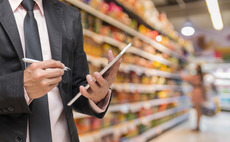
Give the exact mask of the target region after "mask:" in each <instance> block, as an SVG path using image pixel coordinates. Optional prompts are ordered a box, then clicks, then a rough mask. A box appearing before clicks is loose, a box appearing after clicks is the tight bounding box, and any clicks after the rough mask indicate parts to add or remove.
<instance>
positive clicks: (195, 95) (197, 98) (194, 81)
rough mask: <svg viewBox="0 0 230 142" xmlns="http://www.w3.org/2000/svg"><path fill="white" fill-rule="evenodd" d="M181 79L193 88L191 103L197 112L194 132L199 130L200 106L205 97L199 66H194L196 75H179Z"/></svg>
mask: <svg viewBox="0 0 230 142" xmlns="http://www.w3.org/2000/svg"><path fill="white" fill-rule="evenodd" d="M180 77H181V79H182V80H184V81H187V82H189V83H190V84H191V85H192V86H193V91H192V103H193V106H194V108H195V110H196V112H197V126H196V128H195V129H194V131H199V130H200V127H199V125H200V118H201V115H202V112H201V108H202V104H203V103H204V101H205V98H206V95H205V88H204V84H203V73H202V70H201V66H200V65H197V66H196V74H195V75H186V76H185V75H182V74H181V75H180Z"/></svg>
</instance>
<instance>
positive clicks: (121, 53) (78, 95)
mask: <svg viewBox="0 0 230 142" xmlns="http://www.w3.org/2000/svg"><path fill="white" fill-rule="evenodd" d="M131 45H132V43H129V44H128V45H127V46H126V47H125V48H124V49H123V50H122V51H121V52H120V53H119V54H118V55H117V56H116V57H115V58H114V59H113V60H112V61H111V62H109V63H108V65H106V66H105V67H104V68H103V69H102V70H101V71H100V74H101V75H103V74H104V73H105V72H106V71H107V70H108V69H109V68H110V67H111V66H112V65H113V64H114V63H116V61H117V60H118V59H119V58H120V57H121V56H122V55H123V54H124V53H125V52H126V51H127V49H128V48H129V47H130V46H131ZM89 87H90V86H89V84H87V85H86V86H85V89H86V90H87V89H88V88H89ZM80 96H81V93H80V92H79V93H78V94H77V95H76V96H75V97H74V98H73V99H72V100H70V101H69V103H68V104H67V105H68V106H71V105H72V104H73V103H74V102H75V101H76V100H77V99H78V98H79V97H80Z"/></svg>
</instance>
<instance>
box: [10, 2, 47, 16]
mask: <svg viewBox="0 0 230 142" xmlns="http://www.w3.org/2000/svg"><path fill="white" fill-rule="evenodd" d="M34 1H35V3H36V4H37V6H38V8H39V10H40V12H41V14H42V15H44V10H43V6H42V0H34ZM9 2H10V5H11V8H12V10H13V12H15V10H16V9H17V8H18V7H19V6H20V4H21V2H22V0H9Z"/></svg>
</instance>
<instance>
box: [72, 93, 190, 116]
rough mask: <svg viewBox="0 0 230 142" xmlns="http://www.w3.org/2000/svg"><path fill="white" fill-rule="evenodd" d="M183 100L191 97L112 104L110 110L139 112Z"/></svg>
mask: <svg viewBox="0 0 230 142" xmlns="http://www.w3.org/2000/svg"><path fill="white" fill-rule="evenodd" d="M181 101H189V97H187V96H182V97H173V98H167V99H153V100H149V101H140V102H135V103H125V104H116V105H110V106H109V109H108V112H118V111H121V112H123V113H127V112H128V111H131V112H137V111H138V110H140V109H141V108H142V107H144V108H149V107H153V106H157V105H160V104H166V103H173V102H181ZM73 115H74V118H85V117H90V116H88V115H85V114H81V113H77V112H75V111H74V112H73Z"/></svg>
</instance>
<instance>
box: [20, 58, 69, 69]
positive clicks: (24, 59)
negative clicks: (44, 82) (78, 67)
mask: <svg viewBox="0 0 230 142" xmlns="http://www.w3.org/2000/svg"><path fill="white" fill-rule="evenodd" d="M22 61H23V62H25V63H37V62H41V61H38V60H34V59H29V58H22ZM69 70H71V69H70V68H69V67H65V68H64V71H69Z"/></svg>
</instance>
